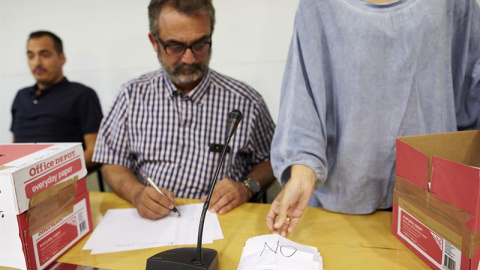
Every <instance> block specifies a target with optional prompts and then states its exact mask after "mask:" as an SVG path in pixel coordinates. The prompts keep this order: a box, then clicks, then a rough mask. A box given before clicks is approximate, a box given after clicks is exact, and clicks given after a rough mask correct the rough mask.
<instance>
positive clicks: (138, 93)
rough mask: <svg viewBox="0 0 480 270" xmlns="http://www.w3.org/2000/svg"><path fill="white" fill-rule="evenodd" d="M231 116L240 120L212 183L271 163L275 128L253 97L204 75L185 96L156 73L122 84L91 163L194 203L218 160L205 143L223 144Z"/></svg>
mask: <svg viewBox="0 0 480 270" xmlns="http://www.w3.org/2000/svg"><path fill="white" fill-rule="evenodd" d="M233 109H238V110H240V111H241V112H242V113H243V115H244V117H243V120H242V121H241V122H240V124H239V125H238V128H237V131H236V133H235V135H234V136H233V138H232V140H231V141H230V144H229V145H230V147H231V150H230V152H229V153H228V154H227V155H226V157H225V163H224V165H223V167H222V168H221V170H220V174H219V178H218V179H219V180H220V179H222V178H225V177H226V178H229V179H232V180H235V181H240V180H241V179H242V178H243V177H245V176H246V175H247V174H248V173H249V172H250V171H251V169H252V165H255V164H256V163H259V162H261V161H264V160H269V159H270V144H271V140H272V136H273V131H274V128H275V126H274V123H273V120H272V118H271V116H270V114H269V112H268V109H267V106H266V104H265V102H264V101H263V99H262V97H261V96H260V94H258V93H257V92H256V91H255V90H254V89H252V88H251V87H249V86H247V85H246V84H244V83H242V82H239V81H237V80H234V79H232V78H229V77H226V76H224V75H221V74H219V73H217V72H215V71H213V70H211V69H210V70H209V72H208V73H207V75H206V76H205V77H204V78H203V80H202V81H201V82H200V83H199V84H198V85H197V87H195V88H194V89H193V90H192V91H191V92H190V93H188V94H183V93H182V92H180V91H178V90H176V87H175V86H174V85H173V84H172V82H171V81H170V79H169V78H168V76H167V75H166V73H165V72H164V71H163V70H157V71H154V72H151V73H148V74H145V75H143V76H141V77H140V78H138V79H135V80H132V81H130V82H128V83H127V84H125V85H123V86H122V89H121V91H120V93H119V95H118V96H117V99H116V101H115V103H114V105H113V107H112V108H111V110H110V112H109V113H108V115H107V116H106V117H105V118H104V119H103V121H102V124H101V127H100V131H99V134H98V138H97V143H96V146H95V153H94V157H93V160H94V161H96V162H100V163H108V164H118V165H122V166H125V167H127V168H129V169H130V170H131V171H132V172H133V173H135V174H136V175H137V177H138V178H139V179H140V181H144V179H143V177H142V175H144V174H145V175H148V176H150V177H151V178H152V179H153V180H154V181H155V182H156V184H157V185H158V186H160V187H164V188H167V189H169V190H171V191H173V192H174V193H175V196H177V197H181V198H200V197H201V196H202V195H205V194H207V192H208V187H209V185H210V182H211V181H212V177H213V174H214V172H215V168H216V166H217V164H218V162H219V158H220V152H213V151H211V150H210V144H224V141H225V136H226V132H227V123H228V113H229V112H230V111H231V110H233ZM144 183H146V182H145V181H144Z"/></svg>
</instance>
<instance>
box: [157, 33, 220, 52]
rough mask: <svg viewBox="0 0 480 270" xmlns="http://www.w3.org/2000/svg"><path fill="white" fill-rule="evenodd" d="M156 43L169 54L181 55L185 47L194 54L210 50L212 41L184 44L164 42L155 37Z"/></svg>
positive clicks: (185, 49)
mask: <svg viewBox="0 0 480 270" xmlns="http://www.w3.org/2000/svg"><path fill="white" fill-rule="evenodd" d="M155 39H156V40H157V43H159V44H160V45H161V46H162V47H163V50H165V52H166V53H167V54H168V55H170V56H182V55H183V54H184V53H185V52H186V51H187V49H190V50H192V52H193V54H195V55H205V54H207V53H208V52H209V51H210V47H211V46H212V42H210V41H209V42H204V41H202V42H198V43H193V44H191V45H186V44H183V43H173V44H164V43H163V41H162V40H161V39H160V38H158V37H155Z"/></svg>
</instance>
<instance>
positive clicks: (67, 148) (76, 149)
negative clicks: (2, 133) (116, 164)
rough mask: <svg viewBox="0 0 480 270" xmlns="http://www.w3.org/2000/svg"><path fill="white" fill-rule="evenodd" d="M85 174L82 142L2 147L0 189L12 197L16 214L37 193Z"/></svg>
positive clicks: (21, 211)
mask: <svg viewBox="0 0 480 270" xmlns="http://www.w3.org/2000/svg"><path fill="white" fill-rule="evenodd" d="M86 175H87V169H86V167H85V160H84V157H83V149H82V145H81V144H80V143H57V144H0V190H1V191H2V192H4V193H5V192H6V193H12V194H13V203H14V205H15V209H16V214H17V215H18V214H21V213H23V212H25V211H26V210H27V209H28V204H29V201H30V199H31V198H32V197H33V196H35V194H38V193H40V192H42V191H43V190H45V189H48V188H49V187H51V186H54V185H57V184H59V183H62V182H64V181H66V180H68V179H70V178H72V177H75V176H76V177H78V179H81V178H83V177H85V176H86Z"/></svg>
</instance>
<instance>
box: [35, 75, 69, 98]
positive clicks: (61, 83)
mask: <svg viewBox="0 0 480 270" xmlns="http://www.w3.org/2000/svg"><path fill="white" fill-rule="evenodd" d="M66 83H68V80H67V77H63V79H62V80H61V81H59V82H58V83H56V84H54V85H52V86H50V87H47V88H45V89H43V90H42V91H40V95H39V97H41V96H43V95H45V94H47V93H48V92H51V91H54V90H55V89H59V88H61V87H62V86H63V85H65V84H66ZM37 88H38V85H37V84H34V85H33V86H32V87H31V88H30V94H32V95H35V90H36V89H37Z"/></svg>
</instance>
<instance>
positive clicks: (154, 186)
mask: <svg viewBox="0 0 480 270" xmlns="http://www.w3.org/2000/svg"><path fill="white" fill-rule="evenodd" d="M143 178H145V179H147V181H148V183H150V186H152V187H153V188H154V189H155V190H156V191H157V192H158V193H160V195H163V197H165V198H167V195H165V193H163V192H162V191H161V190H160V189H159V188H158V187H157V185H155V182H153V180H152V179H151V178H150V177H148V176H146V175H144V176H143ZM167 199H168V198H167ZM173 212H175V213H177V215H178V216H180V212H178V209H177V207H175V206H173Z"/></svg>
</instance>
